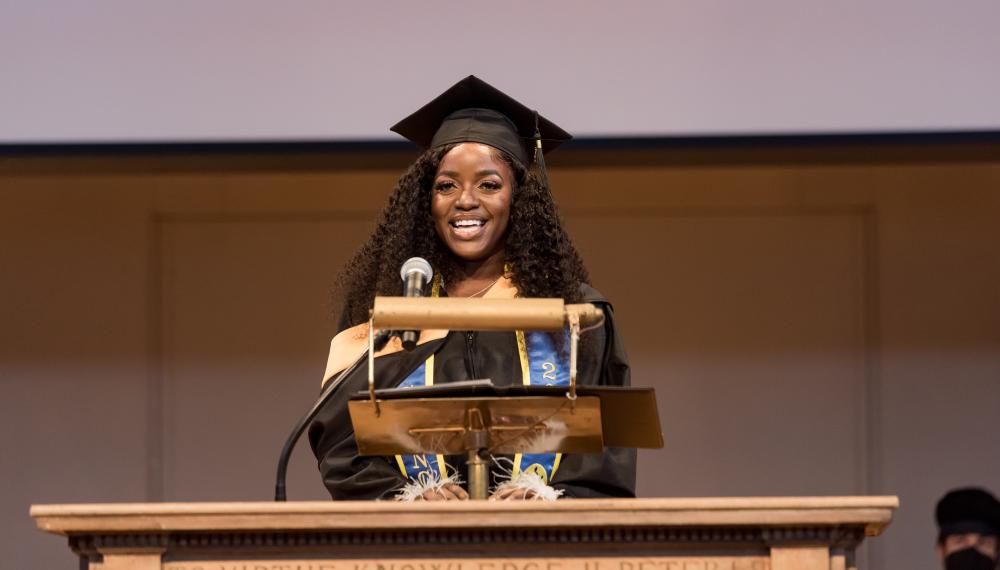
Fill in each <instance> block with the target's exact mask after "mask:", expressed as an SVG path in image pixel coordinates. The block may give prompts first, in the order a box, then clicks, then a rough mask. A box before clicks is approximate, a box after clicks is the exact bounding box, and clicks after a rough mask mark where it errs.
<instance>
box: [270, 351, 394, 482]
mask: <svg viewBox="0 0 1000 570" xmlns="http://www.w3.org/2000/svg"><path fill="white" fill-rule="evenodd" d="M373 340H374V344H375V350H380V349H381V348H382V347H383V346H385V343H386V341H388V340H389V331H379V332H378V334H376V335H375V338H374V339H373ZM367 360H368V350H365V353H364V354H362V355H361V358H358V360H357V361H355V363H354V364H352V365H351V366H350V367H349V368H347V369H346V370H344V371H343V372H341V373H340V374H338V375H337V377H336V378H334V379H333V380H331V381H330V382H328V383H327V385H326V386H324V387H323V390H322V391H321V392H320V394H319V398H318V399H317V400H316V403H315V404H313V407H312V408H310V410H309V412H308V413H307V414H306V415H305V416H303V417H302V419H301V420H299V423H297V424H295V428H294V429H293V430H292V433H291V435H289V436H288V439H287V440H285V446H284V447H282V448H281V455H280V456H279V457H278V475H277V477H276V479H275V483H274V500H275V501H285V500H287V498H286V495H285V474H286V473H287V472H288V461H289V460H290V459H291V457H292V450H293V449H295V444H296V443H297V442H298V441H299V438H300V437H302V432H304V431H305V430H306V426H308V425H309V423H310V422H312V421H313V419H314V418H315V417H316V414H318V413H319V411H320V410H321V409H323V406H324V405H326V403H327V401H328V400H329V399H330V397H331V396H333V394H334V392H336V391H337V387H338V386H340V384H341V383H342V382H343V381H344V379H345V378H347V377H348V376H350V375H351V373H352V372H354V371H355V370H357V369H358V366H361V363H362V362H365V361H367Z"/></svg>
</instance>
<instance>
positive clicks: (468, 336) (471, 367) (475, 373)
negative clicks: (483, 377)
mask: <svg viewBox="0 0 1000 570" xmlns="http://www.w3.org/2000/svg"><path fill="white" fill-rule="evenodd" d="M465 371H466V372H468V374H469V380H477V379H478V378H479V370H478V369H477V367H476V333H475V332H474V331H468V332H466V333H465Z"/></svg>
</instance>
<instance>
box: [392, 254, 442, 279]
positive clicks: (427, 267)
mask: <svg viewBox="0 0 1000 570" xmlns="http://www.w3.org/2000/svg"><path fill="white" fill-rule="evenodd" d="M414 271H416V272H418V273H420V274H421V275H423V277H424V282H427V281H430V280H431V277H433V276H434V271H433V270H432V269H431V264H430V263H428V262H427V260H426V259H424V258H422V257H411V258H410V259H407V260H406V263H404V264H403V267H402V268H401V269H400V270H399V277H400V278H401V279H402V280H403V281H406V277H407V276H408V275H410V274H411V273H413V272H414Z"/></svg>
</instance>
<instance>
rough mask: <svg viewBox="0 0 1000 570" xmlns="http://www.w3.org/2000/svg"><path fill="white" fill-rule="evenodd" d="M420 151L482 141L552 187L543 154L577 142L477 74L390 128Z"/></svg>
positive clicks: (460, 82)
mask: <svg viewBox="0 0 1000 570" xmlns="http://www.w3.org/2000/svg"><path fill="white" fill-rule="evenodd" d="M390 130H391V131H393V132H395V133H399V134H401V135H403V136H404V137H406V138H407V139H409V140H411V141H413V142H414V143H416V144H417V145H418V146H420V147H421V148H425V149H426V148H435V147H438V146H441V145H446V144H455V143H462V142H478V143H483V144H487V145H490V146H492V147H495V148H498V149H500V150H502V151H504V152H506V153H507V154H509V155H511V156H513V157H514V158H516V159H517V160H519V161H521V163H522V164H524V165H525V166H531V165H532V163H534V164H535V166H536V167H537V168H538V171H539V175H540V177H541V179H542V183H543V184H544V185H545V186H546V187H548V180H547V178H548V177H547V173H546V171H545V160H544V158H543V154H544V153H546V152H548V151H550V150H552V149H554V148H556V147H557V146H559V145H560V144H562V143H564V142H566V141H568V140H570V139H571V138H573V137H572V136H571V135H570V134H569V133H567V132H566V131H564V130H562V129H561V128H559V127H558V126H557V125H556V124H555V123H553V122H552V121H550V120H548V119H546V118H545V117H542V116H541V115H539V114H538V112H537V111H533V110H532V109H529V108H528V107H526V106H524V105H523V104H522V103H520V102H518V101H517V100H515V99H514V98H512V97H511V96H509V95H507V94H506V93H504V92H503V91H500V90H499V89H497V88H496V87H493V86H492V85H490V84H489V83H486V82H485V81H483V80H482V79H479V78H478V77H476V76H475V75H470V76H468V77H466V78H465V79H463V80H461V81H459V82H458V83H456V84H455V85H453V86H452V87H451V88H450V89H448V90H447V91H445V92H444V93H442V94H440V95H438V96H437V97H435V98H434V100H433V101H431V102H430V103H427V104H426V105H424V106H423V107H421V108H420V109H418V110H417V111H416V112H415V113H413V114H411V115H410V116H409V117H406V118H405V119H403V120H402V121H400V122H398V123H396V124H395V125H393V126H392V128H391V129H390Z"/></svg>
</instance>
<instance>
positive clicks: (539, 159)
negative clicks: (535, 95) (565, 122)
mask: <svg viewBox="0 0 1000 570" xmlns="http://www.w3.org/2000/svg"><path fill="white" fill-rule="evenodd" d="M532 164H533V165H534V167H535V174H536V175H537V176H538V180H540V181H541V183H542V186H544V187H545V189H546V190H548V191H549V192H551V191H552V190H551V189H550V188H549V173H548V170H546V168H545V154H544V152H543V149H542V132H541V131H540V130H539V129H538V111H535V159H534V161H533V163H532Z"/></svg>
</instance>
